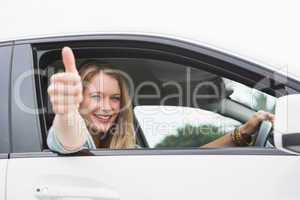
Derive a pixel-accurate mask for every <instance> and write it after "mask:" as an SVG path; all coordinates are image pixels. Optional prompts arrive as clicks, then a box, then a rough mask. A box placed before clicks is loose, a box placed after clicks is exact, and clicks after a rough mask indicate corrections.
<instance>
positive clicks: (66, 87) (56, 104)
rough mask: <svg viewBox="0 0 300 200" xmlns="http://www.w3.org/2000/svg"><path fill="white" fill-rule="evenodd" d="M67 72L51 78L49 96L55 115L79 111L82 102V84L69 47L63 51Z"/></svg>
mask: <svg viewBox="0 0 300 200" xmlns="http://www.w3.org/2000/svg"><path fill="white" fill-rule="evenodd" d="M62 59H63V63H64V67H65V72H62V73H56V74H54V75H52V76H51V78H50V85H49V87H48V94H49V96H50V101H51V103H52V107H53V111H54V113H55V114H67V113H71V112H74V111H77V110H78V107H79V104H80V102H81V101H82V99H83V97H82V83H81V78H80V76H79V73H78V71H77V69H76V64H75V58H74V54H73V52H72V50H71V48H69V47H64V48H63V49H62Z"/></svg>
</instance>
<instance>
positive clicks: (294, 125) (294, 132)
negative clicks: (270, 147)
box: [274, 94, 300, 155]
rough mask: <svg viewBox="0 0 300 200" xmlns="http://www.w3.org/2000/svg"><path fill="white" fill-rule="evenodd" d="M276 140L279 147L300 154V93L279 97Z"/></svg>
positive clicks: (275, 126)
mask: <svg viewBox="0 0 300 200" xmlns="http://www.w3.org/2000/svg"><path fill="white" fill-rule="evenodd" d="M274 142H275V146H276V147H277V148H278V149H281V150H283V151H286V152H289V153H293V154H298V155H300V94H293V95H287V96H283V97H280V98H278V99H277V103H276V109H275V122H274Z"/></svg>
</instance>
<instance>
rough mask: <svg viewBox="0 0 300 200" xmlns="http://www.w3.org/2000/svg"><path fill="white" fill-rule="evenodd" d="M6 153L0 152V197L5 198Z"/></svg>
mask: <svg viewBox="0 0 300 200" xmlns="http://www.w3.org/2000/svg"><path fill="white" fill-rule="evenodd" d="M7 158H8V156H7V154H0V199H4V200H5V199H6V177H7V176H6V168H7Z"/></svg>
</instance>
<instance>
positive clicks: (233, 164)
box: [0, 1, 300, 200]
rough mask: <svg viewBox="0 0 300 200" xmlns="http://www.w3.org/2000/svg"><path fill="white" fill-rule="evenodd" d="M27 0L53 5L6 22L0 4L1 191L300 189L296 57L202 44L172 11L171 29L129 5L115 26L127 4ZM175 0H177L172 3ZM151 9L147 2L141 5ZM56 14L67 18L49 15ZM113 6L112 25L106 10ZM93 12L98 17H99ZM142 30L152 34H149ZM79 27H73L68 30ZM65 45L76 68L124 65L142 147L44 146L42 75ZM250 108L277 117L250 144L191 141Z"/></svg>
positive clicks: (48, 119)
mask: <svg viewBox="0 0 300 200" xmlns="http://www.w3.org/2000/svg"><path fill="white" fill-rule="evenodd" d="M19 3H20V4H21V5H19V8H16V9H17V11H20V12H21V13H19V15H18V16H22V14H25V13H22V12H24V11H22V10H23V9H22V5H23V2H19ZM27 3H28V2H27ZM30 3H33V1H30ZM83 3H85V2H83ZM136 3H137V2H136ZM24 5H25V4H24ZM32 5H35V6H37V7H35V8H36V10H35V11H36V12H38V15H40V16H42V15H43V12H45V14H47V13H48V12H50V10H51V13H52V14H53V20H51V18H52V16H51V15H47V18H45V23H44V21H43V19H41V20H40V21H38V22H40V23H43V24H40V26H39V25H38V24H37V23H36V22H35V21H34V20H36V19H37V18H38V17H37V16H38V15H36V16H35V17H32V18H31V16H32V13H34V12H33V11H34V7H33V8H30V11H31V14H30V15H29V16H26V15H24V19H23V20H22V19H20V22H19V21H16V22H15V23H16V24H15V26H13V25H12V24H13V21H14V20H13V19H14V18H13V17H15V16H16V15H14V14H13V13H11V10H10V9H7V10H8V11H6V12H5V14H2V15H3V16H4V15H5V16H10V17H12V18H13V19H12V20H8V21H9V22H11V23H10V25H9V26H7V27H14V29H5V27H4V29H3V30H5V31H4V32H3V35H2V36H1V37H0V41H1V42H0V66H1V78H0V88H1V92H2V95H1V98H0V116H1V117H0V119H1V122H0V127H1V131H0V199H1V200H2V199H3V200H19V199H26V200H71V199H72V200H73V199H74V200H113V199H123V200H135V199H136V200H137V199H145V200H150V199H173V200H179V199H189V200H191V199H223V200H233V199H249V200H250V199H251V200H253V199H289V200H292V199H295V200H296V199H297V200H298V199H299V198H300V191H299V189H298V182H299V179H300V171H299V168H300V159H299V157H298V156H297V155H298V154H299V153H300V125H299V123H298V122H297V120H298V114H299V113H300V106H299V103H298V102H300V97H299V95H298V94H299V93H300V78H299V76H298V75H297V74H298V69H297V68H296V67H292V68H290V69H289V70H288V72H287V71H286V70H282V68H281V70H280V69H278V68H280V67H281V66H276V67H273V66H271V65H268V64H261V62H256V61H254V60H253V59H247V58H246V57H245V56H239V55H237V54H233V53H229V52H228V51H224V50H222V49H221V48H216V47H212V46H211V45H205V44H203V43H200V42H199V41H200V40H203V39H202V38H201V34H200V33H201V30H200V28H197V27H195V23H191V22H189V23H188V22H186V21H180V16H178V15H177V14H178V13H177V14H176V13H172V12H171V13H172V17H173V18H172V19H173V20H174V21H170V23H171V24H172V22H173V23H175V22H178V25H176V26H172V25H170V24H169V25H170V27H169V29H168V28H166V27H165V26H166V23H165V20H164V18H163V16H164V14H165V13H164V12H160V10H159V11H158V12H154V13H153V15H155V14H157V15H159V17H158V16H157V15H156V17H155V18H154V19H153V20H150V19H149V21H147V19H148V18H147V17H145V15H143V13H142V12H139V16H135V15H134V14H133V12H129V13H130V14H129V16H130V17H129V18H131V17H136V18H132V19H135V21H134V22H133V23H132V24H131V26H130V22H129V21H128V24H129V25H127V26H126V27H124V24H125V21H126V20H125V19H121V18H122V16H121V14H122V13H123V12H124V10H126V8H128V9H129V11H133V10H132V8H131V7H130V5H125V4H124V5H123V3H121V6H120V7H118V8H117V11H119V13H118V12H113V10H112V9H108V8H113V5H112V4H111V3H106V6H108V7H106V8H103V9H99V10H98V12H101V14H100V13H99V15H97V9H96V8H97V6H98V8H101V4H100V3H96V2H93V4H92V3H91V4H88V3H86V4H82V3H80V4H77V5H73V6H75V7H73V9H74V10H73V11H76V12H73V13H74V21H71V20H70V19H71V18H69V15H68V14H71V13H72V12H70V11H69V9H67V2H59V3H56V4H55V3H53V4H49V5H48V6H49V7H47V9H45V8H43V6H42V4H40V3H39V2H37V1H36V2H34V4H32ZM58 5H61V7H56V6H58ZM181 5H182V4H174V9H175V10H180V9H181ZM6 6H7V8H10V6H11V7H13V5H12V4H7V5H6ZM87 6H88V7H87ZM164 6H165V8H166V5H165V4H164ZM39 8H40V9H39ZM54 8H57V10H58V11H59V12H58V11H56V10H55V9H54ZM62 8H66V9H65V11H66V13H63V9H62ZM88 8H89V9H91V10H89V9H88ZM152 8H154V7H153V5H152V4H151V5H149V7H146V8H144V9H143V10H144V11H145V12H146V11H147V10H148V9H150V10H151V9H152ZM189 8H190V9H191V10H193V6H190V7H189ZM24 10H25V9H24ZM60 12H61V13H62V16H65V17H67V18H66V22H64V21H63V18H62V19H61V20H62V22H59V21H58V19H59V17H57V16H58V15H59V13H60ZM75 13H76V14H75ZM114 14H116V15H118V16H120V18H119V20H120V23H118V20H116V21H114V20H110V19H113V18H110V17H113V16H114ZM75 15H80V17H78V16H75ZM195 16H199V17H201V15H200V14H199V15H195ZM96 17H99V18H101V17H105V19H106V21H105V20H103V21H101V23H100V22H99V24H97V22H96V21H95V18H96ZM125 18H126V17H125ZM129 18H128V16H127V18H126V19H129ZM139 18H140V19H139ZM159 18H161V19H162V21H159V20H157V19H159ZM25 19H28V20H29V21H26V20H25ZM88 19H91V22H90V23H93V24H95V27H96V25H99V27H98V28H97V29H98V31H95V30H93V31H91V29H93V28H92V27H87V26H88V24H89V21H88ZM145 21H147V22H148V25H147V23H146V24H145ZM194 22H195V21H194ZM56 23H57V24H56ZM59 23H61V24H59ZM126 23H127V21H126ZM55 24H56V26H54V25H55ZM180 25H182V26H184V30H182V32H181V31H180ZM23 26H24V27H27V29H28V30H27V31H24V30H23V29H22V27H23ZM7 27H6V28H7ZM18 27H19V28H18ZM20 27H21V28H20ZM151 28H153V32H152V33H147V32H148V31H149V30H151ZM76 29H77V32H78V33H72V32H74V30H76ZM26 32H27V33H28V34H26ZM173 33H174V34H173ZM7 38H8V39H7ZM186 38H189V39H186ZM238 39H241V38H237V40H238ZM224 40H226V37H225V38H224ZM230 40H231V41H234V38H231V39H230ZM298 41H299V40H298ZM296 42H297V41H296ZM232 44H233V43H232ZM64 46H70V47H72V49H73V50H74V53H75V57H76V61H77V64H78V66H80V65H81V64H82V63H83V62H85V61H86V60H88V59H93V60H97V61H98V62H105V63H111V64H113V65H114V66H116V68H117V69H120V70H122V71H123V72H124V73H126V75H128V77H129V78H128V80H129V82H130V83H131V86H132V87H131V88H130V92H131V96H132V98H133V103H134V114H135V119H136V120H135V128H136V129H135V130H136V134H137V145H138V146H140V148H136V149H119V150H115V149H96V150H89V151H81V152H78V153H74V154H69V155H61V154H58V153H56V152H52V151H50V150H49V149H48V146H47V143H46V138H47V132H48V129H49V127H50V126H51V124H52V120H53V116H54V114H53V112H52V110H51V104H50V101H49V99H48V95H47V87H48V83H49V77H50V76H51V75H52V74H53V73H55V72H57V71H59V70H62V69H63V65H62V62H61V56H60V51H61V48H62V47H64ZM254 51H255V50H253V52H254ZM270 55H271V54H268V56H269V58H270ZM274 55H275V54H274ZM276 56H277V55H276ZM276 56H275V57H276ZM259 110H265V111H268V112H273V113H274V114H275V117H276V120H275V124H274V126H273V127H272V124H271V123H268V122H262V123H261V125H260V127H259V129H258V130H257V132H256V134H255V139H256V140H255V143H254V144H253V146H249V147H223V148H199V147H200V146H201V145H203V144H205V143H207V142H209V141H211V140H213V139H215V138H218V137H220V136H221V135H223V134H225V133H227V132H230V131H232V130H233V129H234V127H237V126H239V125H240V124H242V123H244V122H246V121H247V120H248V119H249V117H250V116H251V115H252V114H253V113H255V112H256V111H259Z"/></svg>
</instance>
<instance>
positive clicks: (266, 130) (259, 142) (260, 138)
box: [253, 120, 272, 147]
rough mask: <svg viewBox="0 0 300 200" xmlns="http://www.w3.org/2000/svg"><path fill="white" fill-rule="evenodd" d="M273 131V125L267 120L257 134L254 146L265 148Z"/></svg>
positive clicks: (262, 123)
mask: <svg viewBox="0 0 300 200" xmlns="http://www.w3.org/2000/svg"><path fill="white" fill-rule="evenodd" d="M271 130H272V123H271V122H269V121H266V120H265V121H262V122H261V124H260V126H259V128H258V130H257V131H256V133H255V135H256V139H255V143H254V144H253V146H256V147H265V146H266V143H267V141H268V136H269V134H270V132H271Z"/></svg>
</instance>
